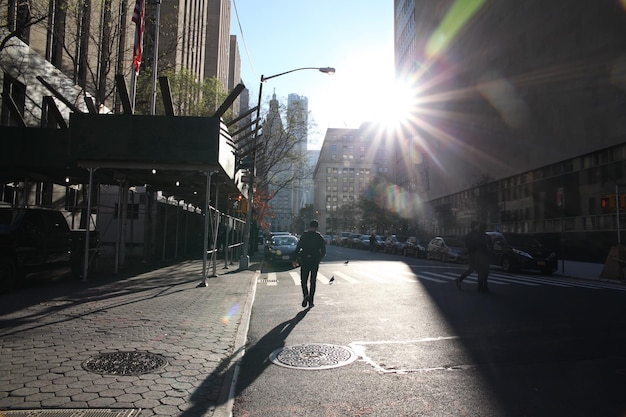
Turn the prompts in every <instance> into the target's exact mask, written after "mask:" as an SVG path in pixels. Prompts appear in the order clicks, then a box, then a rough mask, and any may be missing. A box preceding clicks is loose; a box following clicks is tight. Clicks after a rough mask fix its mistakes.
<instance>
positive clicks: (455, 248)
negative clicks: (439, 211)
mask: <svg viewBox="0 0 626 417" xmlns="http://www.w3.org/2000/svg"><path fill="white" fill-rule="evenodd" d="M426 259H438V260H440V261H443V262H466V261H467V248H466V247H465V242H463V240H462V239H459V238H457V237H444V236H437V237H434V238H433V239H432V240H431V241H430V242H429V243H428V246H427V247H426Z"/></svg>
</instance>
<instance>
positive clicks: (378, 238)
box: [368, 235, 385, 252]
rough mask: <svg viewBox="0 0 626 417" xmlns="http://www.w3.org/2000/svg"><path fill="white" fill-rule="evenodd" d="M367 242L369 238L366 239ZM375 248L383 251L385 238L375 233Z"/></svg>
mask: <svg viewBox="0 0 626 417" xmlns="http://www.w3.org/2000/svg"><path fill="white" fill-rule="evenodd" d="M368 239H369V238H368ZM368 242H369V240H368ZM376 250H377V251H378V252H384V251H385V238H384V237H383V236H381V235H376Z"/></svg>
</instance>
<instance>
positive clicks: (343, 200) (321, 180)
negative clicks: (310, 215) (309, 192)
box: [313, 124, 394, 234]
mask: <svg viewBox="0 0 626 417" xmlns="http://www.w3.org/2000/svg"><path fill="white" fill-rule="evenodd" d="M392 163H393V160H392V159H391V154H390V148H389V147H387V146H385V137H384V135H383V134H382V132H381V131H380V130H379V129H378V128H376V127H375V126H372V125H369V124H363V125H362V126H361V127H359V128H358V129H348V128H330V129H327V130H326V135H325V137H324V142H323V144H322V149H321V150H320V155H319V158H318V161H317V165H316V167H315V172H314V175H313V180H314V182H315V184H316V187H315V197H314V210H315V213H316V214H317V216H318V221H319V222H320V230H321V231H323V232H325V233H326V234H337V233H339V232H341V231H361V230H363V231H371V229H372V227H374V225H372V224H364V223H363V219H360V218H358V216H356V215H355V213H356V212H357V210H355V206H356V205H357V204H358V203H359V200H361V199H362V198H364V197H368V193H369V192H370V191H371V190H372V187H376V188H380V189H379V190H377V193H376V194H377V195H379V196H382V195H383V194H384V191H382V189H385V188H386V187H387V184H390V179H392V178H393V176H394V170H393V167H392ZM369 197H371V196H369ZM380 203H381V206H383V207H384V205H385V204H386V201H380Z"/></svg>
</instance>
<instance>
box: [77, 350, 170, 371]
mask: <svg viewBox="0 0 626 417" xmlns="http://www.w3.org/2000/svg"><path fill="white" fill-rule="evenodd" d="M165 365H167V361H166V360H165V358H164V357H163V356H160V355H155V354H154V353H150V352H141V351H134V352H112V353H102V354H100V355H96V356H92V357H91V358H89V359H87V360H86V361H85V362H83V369H85V370H86V371H89V372H94V373H96V374H102V375H141V374H145V373H148V372H152V371H156V370H157V369H161V368H163V367H164V366H165Z"/></svg>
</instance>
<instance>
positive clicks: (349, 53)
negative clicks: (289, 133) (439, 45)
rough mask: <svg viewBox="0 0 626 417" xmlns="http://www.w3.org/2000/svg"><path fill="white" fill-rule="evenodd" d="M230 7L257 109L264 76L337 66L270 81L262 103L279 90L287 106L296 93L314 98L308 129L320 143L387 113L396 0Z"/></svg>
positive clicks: (275, 1)
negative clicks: (335, 130) (329, 133)
mask: <svg viewBox="0 0 626 417" xmlns="http://www.w3.org/2000/svg"><path fill="white" fill-rule="evenodd" d="M231 5H232V10H231V14H232V21H231V29H230V32H231V34H233V35H237V38H238V42H239V50H240V56H241V76H242V80H243V82H244V83H245V85H246V87H247V88H248V89H249V90H250V106H254V105H256V101H257V99H258V94H259V81H260V78H261V75H264V76H266V77H268V76H271V75H274V74H279V73H282V72H285V71H289V70H292V69H296V68H300V67H334V68H335V69H336V73H335V75H326V74H323V73H321V72H318V71H314V70H306V71H297V72H294V73H291V74H287V75H283V76H281V77H277V78H274V79H272V80H268V81H267V82H266V83H265V84H264V87H263V101H262V105H263V106H266V105H267V99H268V98H269V97H270V96H271V94H272V93H274V92H275V93H276V95H277V97H278V98H279V99H280V100H281V102H282V103H284V104H285V105H286V102H287V96H288V95H289V94H291V93H295V94H299V95H303V96H306V97H308V99H309V111H310V112H311V116H312V119H313V121H314V122H315V123H316V125H317V129H316V131H313V132H309V142H311V141H313V142H317V143H316V144H314V145H313V146H312V147H313V148H319V147H320V146H321V141H322V140H323V137H324V134H325V132H326V129H327V128H329V127H350V128H356V127H359V125H360V124H361V123H362V122H364V121H369V120H375V119H376V117H377V114H379V113H380V112H381V111H382V109H383V108H384V106H385V102H386V101H388V98H389V96H390V93H391V91H392V90H393V77H394V55H393V1H391V0H375V1H372V2H356V1H346V0H315V1H298V0H267V1H259V0H233V1H232V3H231ZM237 15H238V16H239V22H238V21H237ZM239 25H241V29H240V26H239ZM242 32H243V36H242ZM244 41H245V43H244ZM262 110H263V111H264V110H267V109H262Z"/></svg>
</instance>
